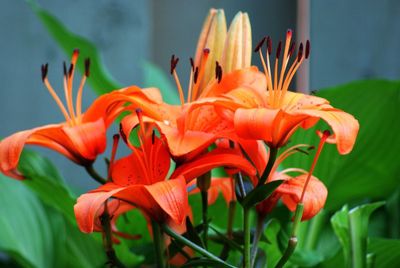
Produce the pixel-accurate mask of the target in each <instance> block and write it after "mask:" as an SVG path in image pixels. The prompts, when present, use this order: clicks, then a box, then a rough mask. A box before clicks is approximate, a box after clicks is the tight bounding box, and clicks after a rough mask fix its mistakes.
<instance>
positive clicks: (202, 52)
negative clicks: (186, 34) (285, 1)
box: [122, 9, 265, 159]
mask: <svg viewBox="0 0 400 268" xmlns="http://www.w3.org/2000/svg"><path fill="white" fill-rule="evenodd" d="M225 36H226V37H225ZM250 47H251V29H250V22H249V19H248V16H247V14H246V13H241V12H239V13H238V14H237V15H236V17H235V18H234V20H233V22H232V24H231V26H230V29H229V31H228V33H227V34H226V23H225V16H224V13H223V11H222V10H214V9H212V10H211V11H210V14H209V16H208V17H207V19H206V21H205V23H204V26H203V30H202V32H201V34H200V37H199V42H198V46H197V52H196V57H195V59H194V60H191V65H192V69H191V75H190V79H189V87H188V90H187V91H188V95H187V100H186V103H185V96H184V93H183V89H182V86H181V83H180V80H179V78H178V75H177V72H176V65H177V63H178V60H179V59H178V58H175V56H173V57H172V59H171V74H172V75H173V77H174V79H175V81H176V84H177V88H178V91H179V96H180V101H181V105H179V106H173V105H168V104H164V103H160V104H157V105H155V106H152V107H141V108H142V109H143V112H144V115H146V118H145V120H146V121H152V122H155V123H156V124H157V127H158V129H159V130H160V132H161V134H162V135H163V137H165V139H166V141H167V143H168V147H169V148H170V152H171V154H172V155H173V156H174V157H175V158H185V159H190V158H192V157H194V156H195V155H197V154H199V153H201V152H203V151H204V150H205V149H206V148H207V147H208V146H209V145H210V144H211V143H213V142H214V141H215V140H216V139H217V138H218V137H223V136H226V137H227V136H230V135H232V133H233V124H232V122H229V121H226V120H223V119H221V116H220V115H219V112H218V111H217V110H215V108H214V106H213V105H211V104H210V105H208V104H207V105H202V107H200V108H199V109H192V108H191V104H192V103H193V102H194V101H200V100H201V99H203V98H212V97H215V96H219V95H221V94H224V93H226V92H229V91H231V90H233V89H235V88H239V87H240V88H247V87H262V86H264V85H265V81H264V80H265V79H264V78H263V76H262V75H261V74H260V73H258V72H257V69H256V68H245V67H249V66H250V59H251V49H250ZM219 62H220V63H221V65H220V63H219ZM221 66H222V67H221ZM222 68H225V69H224V71H227V72H228V74H226V75H224V76H222ZM241 68H245V69H243V70H239V69H241ZM214 71H215V72H214ZM214 73H215V75H214ZM134 108H135V107H134ZM154 111H156V112H154ZM137 124H138V122H137V118H136V116H135V115H134V114H132V115H131V116H127V117H125V118H124V120H123V121H122V127H123V130H124V133H125V134H126V135H129V133H130V130H131V129H133V128H134V126H135V125H137Z"/></svg>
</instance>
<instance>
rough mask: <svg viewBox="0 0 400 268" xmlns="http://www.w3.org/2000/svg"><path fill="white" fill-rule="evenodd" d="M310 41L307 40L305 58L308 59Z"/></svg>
mask: <svg viewBox="0 0 400 268" xmlns="http://www.w3.org/2000/svg"><path fill="white" fill-rule="evenodd" d="M310 49H311V47H310V40H307V42H306V53H305V58H306V59H308V57H309V56H310Z"/></svg>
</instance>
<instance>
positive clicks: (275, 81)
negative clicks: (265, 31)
mask: <svg viewBox="0 0 400 268" xmlns="http://www.w3.org/2000/svg"><path fill="white" fill-rule="evenodd" d="M291 40H292V30H288V31H287V32H286V41H285V47H284V50H283V56H282V63H281V64H280V66H281V69H280V72H279V61H280V59H281V50H282V41H279V43H278V46H277V48H276V54H275V63H274V66H273V67H274V68H273V69H272V68H271V62H270V55H271V54H272V40H271V38H270V37H269V36H268V37H264V38H263V39H262V40H261V41H260V42H259V44H258V45H257V46H256V48H255V49H254V52H258V53H259V55H260V59H261V63H262V65H263V68H264V73H265V77H266V79H267V92H268V105H269V106H270V107H271V108H279V107H281V106H282V103H283V100H284V97H285V94H286V92H287V91H288V88H289V86H290V83H291V81H292V79H293V77H294V75H295V74H296V71H297V69H298V68H299V67H300V65H301V64H302V62H303V60H304V59H308V57H309V55H310V41H309V40H307V42H306V46H305V53H303V50H304V47H303V43H300V45H299V48H298V52H297V56H296V57H295V58H294V60H293V62H292V65H291V66H290V68H288V66H289V62H290V58H291V57H292V55H293V54H294V50H295V43H294V42H292V43H291ZM264 43H266V46H267V51H266V53H265V57H264V54H263V52H262V46H263V45H264ZM287 69H288V70H287ZM278 72H279V73H278Z"/></svg>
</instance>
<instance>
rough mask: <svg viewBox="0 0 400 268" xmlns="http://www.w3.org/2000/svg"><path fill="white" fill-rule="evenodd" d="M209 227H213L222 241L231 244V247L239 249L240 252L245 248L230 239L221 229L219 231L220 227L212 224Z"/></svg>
mask: <svg viewBox="0 0 400 268" xmlns="http://www.w3.org/2000/svg"><path fill="white" fill-rule="evenodd" d="M209 227H210V229H212V230H213V231H214V232H215V233H216V234H217V236H218V237H219V238H220V239H221V240H222V242H223V243H224V244H227V245H229V247H231V248H232V249H236V250H238V251H240V252H243V248H242V247H241V246H240V245H239V244H238V243H236V242H235V241H233V240H231V239H229V238H228V237H227V236H226V234H223V233H221V232H220V231H218V229H217V228H216V227H214V226H212V225H210V226H209Z"/></svg>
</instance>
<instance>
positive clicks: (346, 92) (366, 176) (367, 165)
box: [283, 80, 400, 211]
mask: <svg viewBox="0 0 400 268" xmlns="http://www.w3.org/2000/svg"><path fill="white" fill-rule="evenodd" d="M317 95H318V96H320V97H323V98H326V99H327V100H329V101H330V102H331V104H332V105H333V106H334V107H337V108H340V109H343V110H344V111H346V112H348V113H351V114H353V115H354V116H355V118H357V119H358V120H359V123H360V132H359V135H358V137H357V142H356V145H355V147H354V150H353V151H352V152H351V153H350V154H349V155H345V156H342V155H339V153H338V152H337V149H336V146H335V145H329V144H327V145H325V147H324V150H323V152H322V153H321V157H320V160H319V161H318V164H317V166H316V168H315V172H314V174H315V176H317V177H318V178H319V179H321V180H322V181H323V182H324V183H325V185H326V186H327V188H328V190H329V195H328V199H327V203H326V205H325V209H327V210H329V211H333V210H335V209H338V208H340V207H341V206H343V205H344V204H346V203H348V202H351V201H357V200H362V199H364V198H373V199H379V198H387V197H388V196H389V195H390V194H391V193H392V192H393V191H395V190H396V189H397V187H398V184H399V183H398V174H400V165H399V164H398V161H396V159H398V154H399V151H400V135H399V134H398V133H399V132H400V121H399V120H400V119H399V118H400V117H399V114H400V97H399V96H400V82H391V81H384V80H369V81H360V82H354V83H350V84H347V85H343V86H339V87H335V88H330V89H326V90H321V91H319V92H318V94H317ZM326 128H327V126H326V125H325V124H324V123H319V124H318V125H317V126H316V127H314V128H312V129H309V130H306V131H304V130H299V131H297V132H296V134H295V135H294V136H293V137H292V138H291V139H290V140H291V143H290V144H291V145H292V144H299V143H307V144H311V145H317V144H318V140H319V138H318V137H317V135H315V130H316V129H322V130H324V129H326ZM312 158H313V157H312V156H308V157H307V156H304V155H303V154H295V155H293V156H291V157H289V158H288V159H287V160H285V161H284V162H283V165H284V166H285V167H299V168H304V169H306V170H308V169H309V167H310V165H311V162H312ZM377 189H379V190H377Z"/></svg>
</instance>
